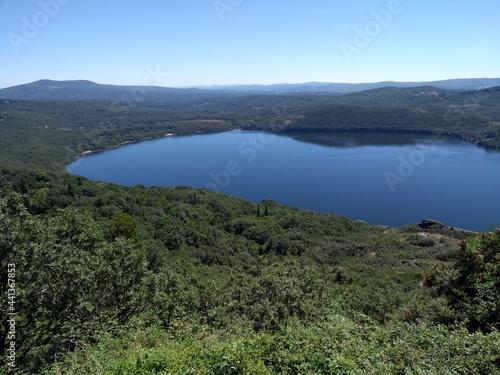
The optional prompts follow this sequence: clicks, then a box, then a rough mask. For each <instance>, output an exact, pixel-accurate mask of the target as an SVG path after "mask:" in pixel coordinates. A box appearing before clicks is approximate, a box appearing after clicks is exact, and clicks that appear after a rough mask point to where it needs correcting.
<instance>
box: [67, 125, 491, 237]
mask: <svg viewBox="0 0 500 375" xmlns="http://www.w3.org/2000/svg"><path fill="white" fill-rule="evenodd" d="M68 171H69V172H70V173H73V174H76V175H81V176H84V177H87V178H89V179H92V180H96V181H105V182H115V183H118V184H122V185H128V186H131V185H137V184H141V185H144V186H153V185H156V186H169V187H175V186H178V185H183V186H190V187H207V188H209V189H211V190H215V191H220V192H222V193H225V194H230V195H233V196H237V197H242V198H245V199H247V200H250V201H253V202H259V201H261V200H262V199H266V198H269V199H272V200H274V201H277V202H279V203H281V204H285V205H289V206H295V207H298V208H301V209H308V210H313V211H318V212H327V213H333V214H337V215H342V216H347V217H349V218H351V219H355V220H364V221H367V222H369V223H373V224H384V225H391V226H401V225H405V224H410V223H416V222H420V221H421V220H422V219H424V218H431V219H435V220H439V221H442V222H445V223H446V224H448V225H451V226H454V227H460V228H466V229H471V230H480V231H485V230H488V227H489V226H490V225H493V226H496V225H497V224H498V223H499V222H500V194H499V192H500V153H499V152H493V151H489V150H485V149H484V148H481V147H478V146H476V145H474V144H471V143H467V142H464V141H460V140H457V139H453V138H433V137H431V136H429V135H426V134H420V133H376V132H334V133H332V132H330V133H325V132H308V133H295V134H287V135H274V134H269V133H263V132H245V131H231V132H225V133H216V134H198V135H191V136H183V137H166V138H162V139H158V140H152V141H145V142H141V143H135V144H129V145H125V146H122V147H119V148H116V149H112V150H108V151H104V152H99V153H95V154H89V155H86V156H84V157H82V158H80V159H79V160H77V161H76V162H74V163H72V164H70V165H69V166H68Z"/></svg>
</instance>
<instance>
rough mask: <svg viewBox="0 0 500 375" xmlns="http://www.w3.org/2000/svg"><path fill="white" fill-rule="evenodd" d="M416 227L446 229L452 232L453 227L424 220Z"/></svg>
mask: <svg viewBox="0 0 500 375" xmlns="http://www.w3.org/2000/svg"><path fill="white" fill-rule="evenodd" d="M418 226H419V227H420V228H422V229H448V230H453V227H450V226H449V225H446V224H443V223H441V222H439V221H436V220H431V219H424V220H422V222H421V223H420V224H418Z"/></svg>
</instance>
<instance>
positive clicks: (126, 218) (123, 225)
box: [109, 213, 137, 238]
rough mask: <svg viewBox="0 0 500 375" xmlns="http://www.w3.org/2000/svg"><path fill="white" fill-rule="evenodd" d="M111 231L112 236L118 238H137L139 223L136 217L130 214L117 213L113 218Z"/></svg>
mask: <svg viewBox="0 0 500 375" xmlns="http://www.w3.org/2000/svg"><path fill="white" fill-rule="evenodd" d="M109 232H110V235H111V238H116V237H125V238H136V237H137V223H136V222H135V220H134V218H133V217H132V216H130V215H129V214H125V213H121V214H118V215H115V216H114V217H113V219H112V220H111V225H110V228H109Z"/></svg>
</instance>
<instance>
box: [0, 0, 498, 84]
mask: <svg viewBox="0 0 500 375" xmlns="http://www.w3.org/2000/svg"><path fill="white" fill-rule="evenodd" d="M498 14H500V0H479V1H478V2H466V1H458V2H457V1H452V0H444V1H441V2H438V3H436V2H433V1H430V0H419V1H414V0H371V1H360V2H356V3H345V2H341V1H340V0H332V1H320V2H317V3H313V4H311V3H307V2H303V1H299V0H287V1H285V0H276V1H274V2H272V3H269V2H265V1H264V0H254V1H245V0H198V1H194V0H191V1H185V0H172V1H168V2H165V1H161V0H151V1H149V2H147V3H144V2H139V1H138V0H131V1H129V2H127V3H126V5H124V3H123V2H119V1H108V2H97V1H95V0H89V1H86V2H77V1H72V0H38V1H33V2H19V1H15V0H0V35H2V37H0V55H1V56H2V59H0V73H1V74H0V87H12V86H16V85H19V84H24V83H29V82H33V81H37V80H39V79H41V78H47V79H52V80H73V79H83V80H90V81H93V82H98V83H103V84H114V85H136V86H137V85H155V86H163V87H192V86H211V85H234V84H261V85H262V84H264V85H269V84H275V83H281V82H301V83H302V82H342V83H372V82H383V81H397V82H429V81H436V80H447V79H456V78H463V77H466V78H467V77H479V78H483V77H487V78H491V77H500V64H498V62H499V61H500V49H499V48H497V47H495V46H498V45H500V29H499V28H498V27H497V16H498Z"/></svg>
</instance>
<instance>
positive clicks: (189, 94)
mask: <svg viewBox="0 0 500 375" xmlns="http://www.w3.org/2000/svg"><path fill="white" fill-rule="evenodd" d="M420 86H433V87H436V88H439V89H445V90H461V91H467V90H483V89H487V88H490V87H494V86H500V78H483V79H481V78H472V79H452V80H445V81H434V82H378V83H322V82H309V83H301V84H290V83H285V84H275V85H267V86H266V85H219V86H198V87H189V88H168V87H157V86H115V85H103V84H98V83H95V82H91V81H82V80H79V81H52V80H40V81H36V82H32V83H28V84H24V85H18V86H13V87H8V88H4V89H0V99H10V100H28V101H60V100H69V101H80V100H82V101H109V102H122V103H127V102H135V103H137V102H152V103H168V104H174V105H175V104H176V103H179V104H183V103H186V102H188V101H189V102H192V103H203V102H204V101H207V100H210V99H211V98H216V97H217V98H220V97H231V96H235V95H249V94H254V95H255V94H265V95H270V94H279V95H290V94H323V95H343V94H348V93H356V92H361V91H364V90H370V89H377V88H384V87H398V88H405V87H407V88H410V87H420Z"/></svg>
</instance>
